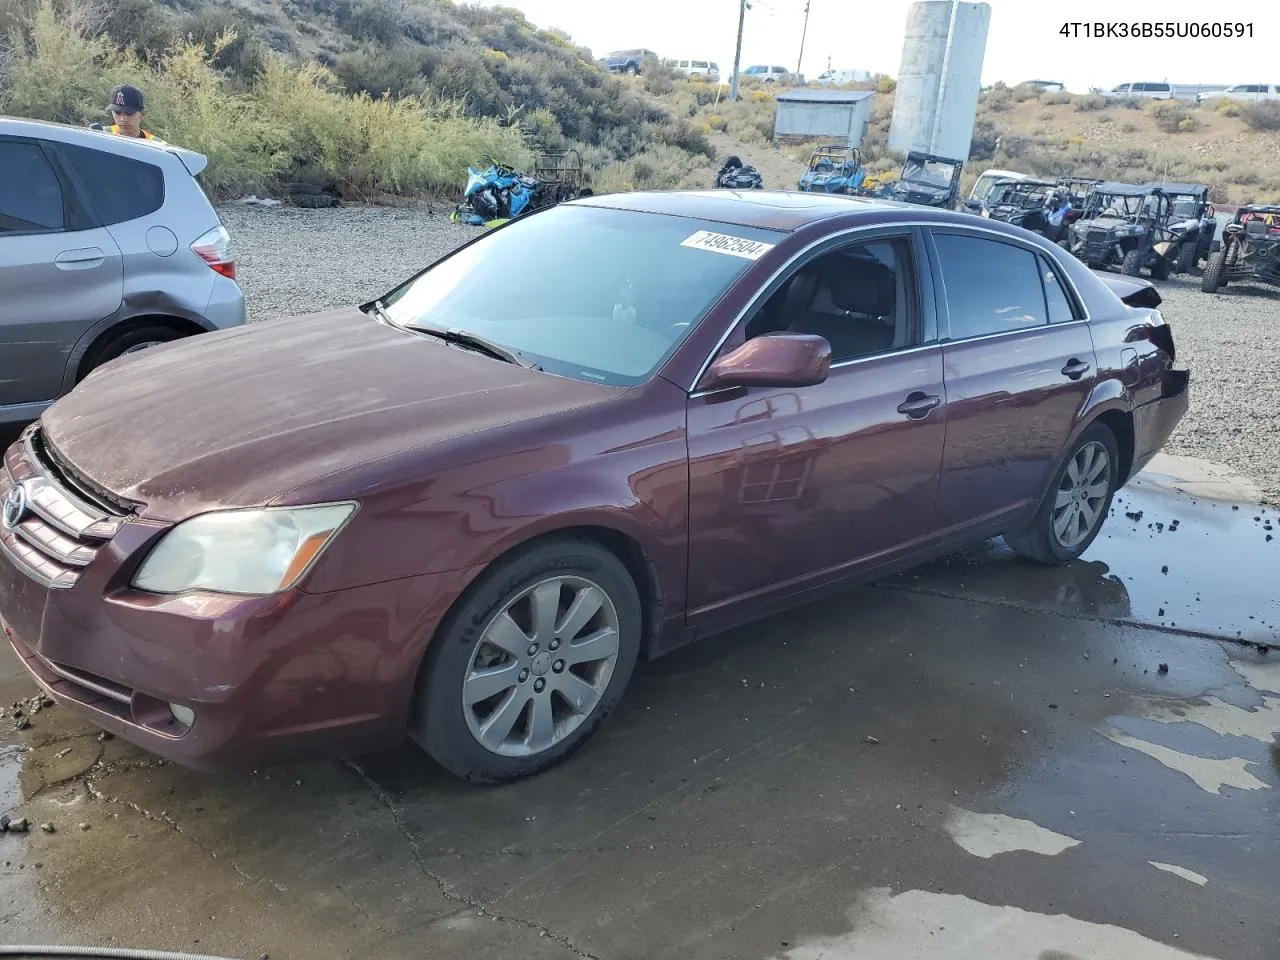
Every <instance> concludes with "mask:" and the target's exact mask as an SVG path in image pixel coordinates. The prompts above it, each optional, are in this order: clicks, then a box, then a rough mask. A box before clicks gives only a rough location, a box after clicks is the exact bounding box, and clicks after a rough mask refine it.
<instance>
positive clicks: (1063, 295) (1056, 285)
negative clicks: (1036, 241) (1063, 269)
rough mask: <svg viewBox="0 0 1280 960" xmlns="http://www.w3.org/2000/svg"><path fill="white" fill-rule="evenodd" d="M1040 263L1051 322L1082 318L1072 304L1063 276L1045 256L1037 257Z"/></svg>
mask: <svg viewBox="0 0 1280 960" xmlns="http://www.w3.org/2000/svg"><path fill="white" fill-rule="evenodd" d="M1036 259H1037V261H1039V264H1040V276H1041V278H1042V279H1043V280H1044V301H1045V305H1046V306H1047V307H1048V308H1049V322H1050V323H1069V322H1070V321H1072V320H1078V319H1080V318H1079V317H1078V316H1077V315H1076V310H1075V307H1074V306H1072V303H1071V297H1070V295H1069V294H1068V293H1067V291H1066V289H1065V288H1064V287H1063V285H1062V278H1061V277H1059V276H1058V271H1057V270H1055V269H1053V267H1052V266H1051V265H1050V263H1049V261H1048V260H1046V259H1045V258H1044V257H1036Z"/></svg>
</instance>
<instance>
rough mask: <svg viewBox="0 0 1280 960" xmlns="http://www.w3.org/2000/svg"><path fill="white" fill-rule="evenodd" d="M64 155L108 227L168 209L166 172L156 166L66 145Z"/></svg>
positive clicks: (86, 148)
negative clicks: (165, 184)
mask: <svg viewBox="0 0 1280 960" xmlns="http://www.w3.org/2000/svg"><path fill="white" fill-rule="evenodd" d="M62 152H63V154H64V155H65V156H66V158H67V160H69V161H70V163H71V166H72V167H73V168H74V169H75V171H76V174H77V175H78V176H79V177H80V181H81V182H82V183H83V184H84V188H85V191H86V192H87V194H88V199H89V204H90V205H91V206H92V207H93V209H94V212H96V213H97V214H98V217H99V219H101V221H102V223H103V225H104V226H110V225H111V224H113V223H124V222H125V221H126V220H136V219H137V218H138V217H145V216H146V215H147V214H149V213H155V212H156V211H157V210H159V209H160V208H161V207H162V206H164V172H163V171H162V170H161V169H160V168H159V167H157V166H156V165H155V164H152V163H145V162H143V161H141V160H133V159H131V158H129V157H121V156H118V155H116V154H114V153H106V152H104V151H102V150H94V149H92V148H90V147H78V146H72V145H71V144H63V145H62Z"/></svg>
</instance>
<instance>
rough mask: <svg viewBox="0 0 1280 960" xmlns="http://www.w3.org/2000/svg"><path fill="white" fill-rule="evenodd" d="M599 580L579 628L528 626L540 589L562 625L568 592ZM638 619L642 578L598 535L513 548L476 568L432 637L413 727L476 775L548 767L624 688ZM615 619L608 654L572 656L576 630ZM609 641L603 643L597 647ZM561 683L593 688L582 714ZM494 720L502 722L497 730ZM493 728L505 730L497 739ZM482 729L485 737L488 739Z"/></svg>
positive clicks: (600, 628) (431, 746) (439, 753)
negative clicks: (540, 739) (540, 740)
mask: <svg viewBox="0 0 1280 960" xmlns="http://www.w3.org/2000/svg"><path fill="white" fill-rule="evenodd" d="M535 588H538V589H537V590H535ZM593 589H594V590H595V591H598V592H597V594H596V596H597V597H603V602H601V604H600V607H599V609H598V611H597V612H596V613H594V614H592V615H591V618H590V619H588V620H587V621H585V622H583V623H582V624H581V626H580V627H579V628H578V629H577V630H575V631H574V635H573V636H570V637H568V638H567V640H566V638H565V637H564V636H563V635H562V634H556V633H553V632H551V631H547V632H545V634H544V635H543V636H542V637H541V638H540V636H539V633H538V630H537V629H536V628H535V627H534V626H533V618H534V613H533V610H534V603H535V595H538V596H541V598H542V599H543V601H544V602H546V603H547V607H546V608H545V609H548V610H550V611H551V614H550V615H549V616H550V618H551V620H552V621H553V622H559V623H560V624H561V625H562V628H563V626H564V625H565V623H566V617H567V616H568V613H569V611H570V610H571V609H572V601H573V599H574V598H578V599H580V598H581V597H583V596H584V595H586V594H587V592H588V591H591V590H593ZM575 591H577V592H575ZM641 620H642V616H641V606H640V595H639V591H638V590H637V589H636V585H635V582H634V581H633V580H632V578H631V575H630V574H629V573H628V572H627V568H626V567H625V566H624V565H623V563H622V561H620V560H619V559H618V558H617V557H616V556H614V555H613V554H612V553H610V552H609V551H608V550H606V549H604V548H603V547H601V546H599V545H598V544H596V543H593V542H592V541H590V540H586V539H582V538H577V537H565V538H558V539H555V540H550V541H547V542H544V543H541V544H539V545H537V546H534V547H531V548H529V549H525V550H520V551H518V552H516V553H513V554H510V555H508V556H507V557H505V558H503V559H501V560H499V561H497V562H496V563H495V564H494V565H493V566H492V567H490V568H489V570H487V571H486V572H485V573H483V574H482V575H481V576H480V578H479V579H478V580H477V582H476V583H475V585H474V586H473V588H472V589H471V590H469V591H468V592H467V594H466V595H465V596H464V597H463V599H462V600H461V601H459V604H458V606H457V607H456V608H455V609H454V610H453V611H451V612H450V614H449V616H448V617H447V618H446V620H445V622H444V623H443V624H442V625H441V628H440V630H439V632H438V633H437V634H436V636H435V637H434V638H433V639H432V641H431V644H430V646H429V647H428V651H427V656H426V658H425V659H424V661H423V665H422V670H421V673H420V675H419V677H418V685H417V690H416V697H415V704H414V710H413V715H412V718H411V721H410V730H409V734H410V736H411V737H412V738H413V739H414V740H415V741H416V742H417V743H418V745H419V746H421V747H422V748H423V749H424V750H425V751H426V752H427V753H428V754H430V755H431V756H432V757H433V758H434V759H435V760H436V762H438V763H439V764H440V765H441V766H442V767H444V768H445V769H446V770H448V771H449V772H451V773H453V774H455V775H456V776H458V777H461V778H462V779H464V780H466V781H468V782H470V783H506V782H509V781H512V780H518V779H522V778H524V777H530V776H533V775H535V774H538V773H541V772H542V771H544V770H547V769H549V768H550V767H552V766H555V765H556V764H559V763H561V762H562V761H564V760H566V759H567V758H568V757H569V756H570V755H571V754H573V753H574V751H576V750H577V749H578V748H579V747H581V746H582V745H583V744H584V743H585V742H586V741H587V740H588V739H589V738H590V737H591V735H592V734H593V733H595V731H596V730H597V729H598V728H599V726H600V724H601V723H603V722H604V720H605V719H606V718H607V717H608V716H609V714H610V713H612V712H613V709H614V707H615V706H617V704H618V702H619V701H620V700H621V699H622V694H623V691H624V690H626V687H627V684H628V683H629V682H630V680H631V674H632V671H633V670H634V668H635V664H636V659H637V657H638V655H639V651H640V634H641ZM503 622H505V623H506V624H507V626H506V628H505V630H504V628H503V627H502V626H501V625H502V623H503ZM512 628H516V629H518V631H519V632H518V633H516V634H512V633H511V630H512ZM609 629H612V630H613V633H614V637H615V638H616V642H615V643H614V644H613V645H612V651H613V652H612V653H611V654H609V659H607V660H606V659H595V660H581V661H579V663H577V664H573V663H566V660H568V659H569V658H568V657H567V656H566V652H567V651H569V650H570V649H571V648H572V647H573V646H574V645H573V644H572V642H571V641H572V640H574V639H581V635H582V634H583V632H584V631H585V632H586V634H587V635H588V636H590V635H591V634H593V633H598V634H600V635H601V636H603V635H604V634H605V631H606V630H609ZM547 637H550V640H548V639H546V638H547ZM495 638H497V639H500V640H502V641H503V643H504V644H505V645H506V646H505V647H502V646H498V645H497V644H496V643H495V642H493V641H494V639H495ZM562 641H563V642H562ZM610 646H611V645H610V644H608V643H607V642H606V643H604V645H603V647H602V648H601V650H602V652H605V653H608V652H609V650H610ZM557 654H558V655H559V656H557ZM580 655H581V654H580ZM561 658H563V659H561ZM480 661H484V663H483V664H482V665H481V666H479V667H478V666H477V664H478V663H479V662H480ZM579 667H580V668H582V669H581V670H579V669H577V668H579ZM486 672H487V673H488V674H489V676H488V677H487V679H486ZM464 690H465V695H464ZM490 690H491V691H492V692H491V693H490V692H489V691H490ZM562 691H569V692H570V693H571V694H573V695H575V696H586V695H589V694H590V693H594V695H595V696H596V699H595V702H594V704H593V705H592V706H591V707H590V709H589V710H588V711H587V712H586V713H585V714H583V713H581V712H580V711H579V710H577V709H575V708H574V707H573V706H572V705H571V704H570V702H569V700H568V699H567V695H566V693H565V692H562ZM486 694H487V695H486ZM482 695H486V696H483V698H482V699H472V698H474V697H481V696H482ZM469 699H471V700H472V702H471V703H470V705H468V703H467V701H468V700H469ZM504 719H506V720H508V721H509V723H507V724H503V722H502V721H503V720H504ZM536 719H541V720H542V721H543V722H544V723H546V724H548V725H547V726H542V724H537V725H538V726H540V727H542V729H540V730H537V731H535V729H534V728H535V720H536ZM495 721H496V722H497V723H498V724H499V727H501V726H506V730H505V731H502V730H501V729H498V730H496V731H495V730H494V727H493V724H494V723H495ZM496 733H503V737H502V739H501V740H499V739H498V737H497V736H496V735H494V734H496ZM486 734H488V735H489V736H490V737H491V739H490V742H489V743H488V744H486V743H485V742H483V741H482V739H481V738H482V737H484V736H486ZM538 734H541V735H542V736H545V737H547V738H549V739H547V740H546V741H545V745H541V746H538V745H534V744H531V743H530V742H529V741H530V740H531V739H533V738H534V737H535V736H536V735H538Z"/></svg>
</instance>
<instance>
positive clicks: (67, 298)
mask: <svg viewBox="0 0 1280 960" xmlns="http://www.w3.org/2000/svg"><path fill="white" fill-rule="evenodd" d="M0 171H3V172H4V175H3V176H0V303H2V304H3V305H4V306H3V309H0V407H7V406H13V405H20V404H35V403H42V402H45V401H50V400H54V399H56V398H57V397H58V395H59V394H60V393H61V390H62V383H63V376H64V374H65V373H66V367H67V357H68V355H69V354H70V352H71V348H72V347H73V346H74V345H75V343H76V341H77V340H79V338H80V335H81V334H82V333H83V332H84V331H85V330H87V329H88V328H89V327H90V326H92V325H93V324H94V323H96V322H97V321H99V320H101V319H103V318H104V317H108V316H110V315H111V314H113V313H115V312H116V310H117V309H119V307H120V302H121V298H122V296H123V289H124V269H123V263H122V260H121V256H120V251H119V249H118V248H117V246H116V244H115V241H113V240H112V238H111V235H110V234H109V233H108V232H107V231H106V229H104V228H103V227H100V226H97V225H96V221H95V220H93V219H92V214H91V213H90V211H89V209H88V207H87V206H86V205H84V204H83V203H81V202H80V198H78V197H77V195H76V193H75V191H74V190H73V189H71V187H70V185H69V181H68V180H66V178H65V177H64V176H63V175H62V172H61V168H60V167H59V165H58V164H57V161H56V158H55V155H54V153H53V151H52V150H51V149H50V148H49V146H48V145H46V144H45V143H43V142H42V141H39V140H29V139H21V138H14V137H0Z"/></svg>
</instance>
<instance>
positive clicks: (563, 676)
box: [462, 576, 619, 757]
mask: <svg viewBox="0 0 1280 960" xmlns="http://www.w3.org/2000/svg"><path fill="white" fill-rule="evenodd" d="M618 638H619V623H618V612H617V609H616V607H615V606H614V603H613V600H612V599H611V598H610V597H609V594H608V593H607V592H606V591H605V590H604V589H602V588H601V587H600V586H599V585H598V584H595V583H593V582H592V581H590V580H588V579H586V578H584V577H579V576H557V577H550V578H548V579H545V580H542V581H540V582H538V583H535V584H533V585H531V586H530V587H528V588H527V589H526V590H524V591H523V592H521V593H520V594H518V595H517V596H516V597H515V598H514V599H512V600H511V601H509V602H508V603H507V604H506V605H505V606H504V607H503V608H502V610H501V611H499V612H498V614H497V615H496V616H495V617H494V618H493V619H492V620H490V621H489V624H488V626H486V627H485V630H484V633H483V634H481V637H480V639H479V641H478V642H477V643H476V646H475V649H474V650H473V651H472V655H471V659H470V661H469V667H468V670H467V674H466V676H465V677H464V679H463V682H462V708H463V712H464V714H465V715H466V721H467V729H468V730H470V732H471V735H472V736H473V737H474V738H475V739H476V742H478V743H479V744H480V745H481V746H483V747H484V748H485V749H486V750H488V751H489V752H491V753H495V754H499V755H501V756H506V757H527V756H532V755H535V754H539V753H543V752H544V751H546V750H549V749H551V748H552V747H554V746H555V745H556V744H558V743H560V742H561V741H562V740H564V738H565V737H567V736H569V735H570V734H572V733H573V731H574V730H576V729H577V728H578V727H579V726H580V725H581V724H582V723H583V722H584V721H585V720H586V719H587V718H588V717H590V716H591V715H592V713H594V712H595V710H596V708H597V707H598V706H599V704H600V700H601V697H602V696H603V695H604V692H605V690H606V688H607V687H608V686H609V680H610V678H611V677H612V676H613V671H614V666H615V665H616V663H617V660H618Z"/></svg>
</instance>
